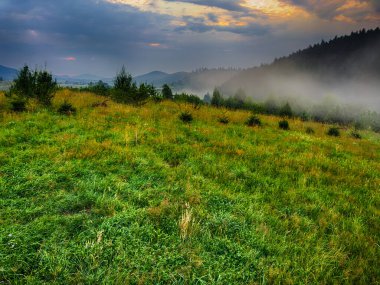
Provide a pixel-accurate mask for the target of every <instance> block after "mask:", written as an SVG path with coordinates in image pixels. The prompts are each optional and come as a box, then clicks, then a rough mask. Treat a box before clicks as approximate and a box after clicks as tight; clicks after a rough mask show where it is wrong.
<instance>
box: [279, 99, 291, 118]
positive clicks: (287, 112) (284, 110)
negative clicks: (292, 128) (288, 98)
mask: <svg viewBox="0 0 380 285" xmlns="http://www.w3.org/2000/svg"><path fill="white" fill-rule="evenodd" d="M279 115H280V116H282V117H288V118H291V117H293V111H292V108H291V107H290V105H289V103H288V102H286V104H285V105H284V106H282V107H281V109H280V112H279Z"/></svg>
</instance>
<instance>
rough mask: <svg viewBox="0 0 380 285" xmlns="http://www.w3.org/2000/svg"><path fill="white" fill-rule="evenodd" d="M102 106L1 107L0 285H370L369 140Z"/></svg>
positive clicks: (172, 106) (379, 151)
mask: <svg viewBox="0 0 380 285" xmlns="http://www.w3.org/2000/svg"><path fill="white" fill-rule="evenodd" d="M104 100H105V98H103V97H100V96H95V95H93V94H91V93H76V92H73V91H69V90H62V91H59V92H58V93H57V95H56V97H55V99H54V101H53V107H52V108H51V109H50V110H46V109H40V108H39V107H35V106H34V105H33V102H31V103H30V104H31V105H30V106H28V112H24V113H15V112H11V111H9V106H7V101H6V100H5V98H4V97H3V95H0V110H1V112H0V123H1V129H0V195H1V199H0V217H1V219H0V224H1V226H0V280H1V282H2V283H5V284H24V283H25V284H44V283H53V284H102V283H107V284H129V283H132V284H202V283H205V284H264V283H265V284H273V283H276V284H283V283H289V284H330V283H348V284H376V283H379V280H380V272H379V268H380V263H379V258H378V257H379V247H378V240H379V233H380V231H379V211H378V208H379V192H378V190H379V189H380V136H379V134H376V133H373V132H368V131H365V130H363V131H361V137H362V139H361V140H358V139H355V138H353V137H352V136H351V131H350V130H344V129H342V130H341V131H340V137H331V136H328V135H327V132H328V129H329V128H330V127H331V126H329V125H324V124H318V123H314V122H302V121H301V120H297V119H291V120H289V122H290V124H291V129H290V130H289V131H286V132H284V131H281V130H280V129H279V128H278V118H277V117H273V116H264V115H263V116H260V120H261V121H262V127H261V128H248V127H247V126H246V125H245V121H246V119H247V118H248V117H249V115H250V113H249V112H246V111H236V112H232V111H231V112H229V114H228V117H229V124H228V125H223V124H220V123H219V122H218V120H217V119H218V118H219V116H220V113H221V112H223V110H221V109H215V108H212V107H209V106H204V107H201V108H200V109H199V110H195V109H192V110H191V112H192V114H193V116H194V118H195V119H194V121H193V122H192V123H191V124H184V123H183V122H181V121H180V120H179V119H178V116H179V114H180V112H181V111H182V110H179V107H178V105H177V104H176V103H173V102H170V101H164V102H162V103H159V104H156V103H153V102H149V103H147V104H146V105H144V106H142V107H133V106H129V105H120V104H116V103H114V102H111V101H110V102H107V107H102V108H94V107H92V106H93V104H95V103H97V102H103V101H104ZM65 101H66V102H68V103H70V104H72V105H73V106H74V107H75V108H76V110H77V112H76V115H75V116H62V115H59V114H58V113H57V111H56V110H57V109H58V107H59V106H60V105H61V104H62V103H63V102H65ZM185 108H186V106H182V109H185ZM307 128H311V129H313V130H314V133H313V134H312V135H310V134H307V133H306V132H305V130H306V129H307ZM184 205H185V206H184Z"/></svg>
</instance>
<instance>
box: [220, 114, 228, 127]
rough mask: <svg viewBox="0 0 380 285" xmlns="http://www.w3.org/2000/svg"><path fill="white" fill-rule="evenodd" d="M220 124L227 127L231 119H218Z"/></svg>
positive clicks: (224, 117)
mask: <svg viewBox="0 0 380 285" xmlns="http://www.w3.org/2000/svg"><path fill="white" fill-rule="evenodd" d="M218 122H219V123H221V124H223V125H227V124H228V123H229V122H230V119H229V118H228V117H226V116H223V117H220V118H219V119H218Z"/></svg>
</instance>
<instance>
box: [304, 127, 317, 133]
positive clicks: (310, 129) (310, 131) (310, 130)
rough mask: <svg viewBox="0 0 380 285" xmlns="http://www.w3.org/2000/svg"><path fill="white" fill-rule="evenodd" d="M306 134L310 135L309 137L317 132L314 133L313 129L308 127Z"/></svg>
mask: <svg viewBox="0 0 380 285" xmlns="http://www.w3.org/2000/svg"><path fill="white" fill-rule="evenodd" d="M306 133H307V134H309V135H311V134H314V133H315V131H314V129H313V128H311V127H307V128H306Z"/></svg>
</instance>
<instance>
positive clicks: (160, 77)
mask: <svg viewBox="0 0 380 285" xmlns="http://www.w3.org/2000/svg"><path fill="white" fill-rule="evenodd" d="M168 76H169V74H168V73H165V72H162V71H152V72H149V73H147V74H143V75H139V76H136V77H135V78H134V80H135V81H136V83H138V84H141V83H148V84H153V85H160V84H161V83H162V82H163V81H164V80H165V78H167V77H168Z"/></svg>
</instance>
